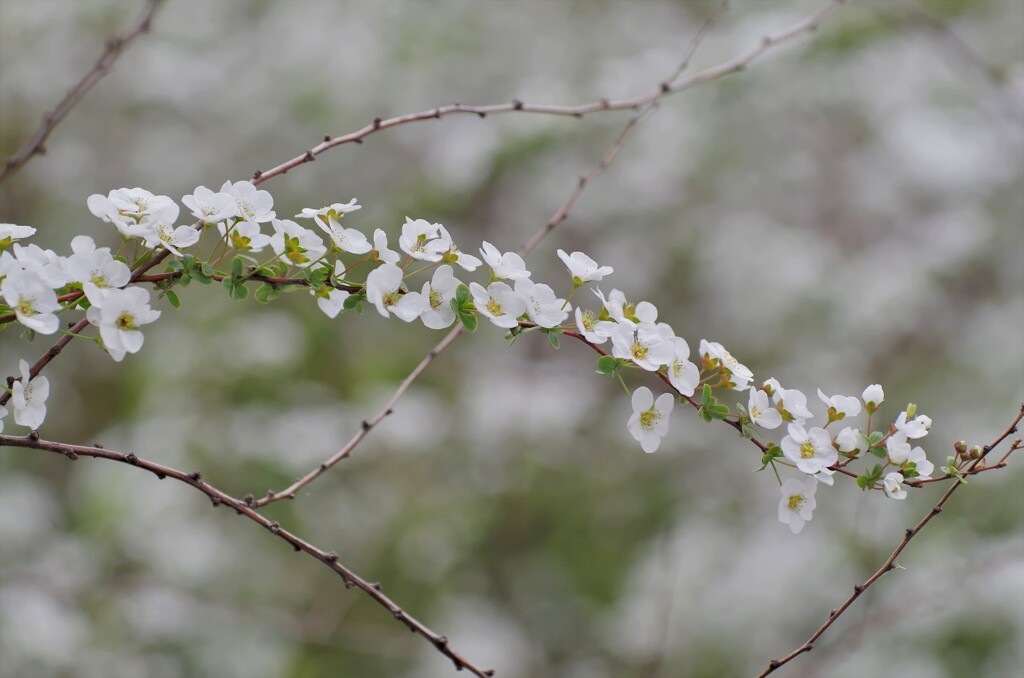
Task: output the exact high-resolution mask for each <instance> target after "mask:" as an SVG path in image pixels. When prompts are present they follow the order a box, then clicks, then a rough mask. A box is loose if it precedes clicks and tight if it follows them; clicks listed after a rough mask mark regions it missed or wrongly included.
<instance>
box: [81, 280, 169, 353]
mask: <svg viewBox="0 0 1024 678" xmlns="http://www.w3.org/2000/svg"><path fill="white" fill-rule="evenodd" d="M102 304H103V305H102V306H92V307H90V308H89V310H88V311H86V316H85V317H86V318H87V319H88V320H89V322H90V323H92V324H93V325H95V326H97V327H99V330H100V338H101V339H102V340H103V348H105V349H106V350H107V353H109V354H110V357H111V358H113V359H114V360H115V361H116V362H121V361H122V360H123V359H124V356H125V354H127V353H137V352H138V351H139V349H141V348H142V342H143V340H144V339H145V336H143V334H142V326H143V325H147V324H149V323H151V322H153V321H155V320H156V319H157V318H159V317H160V311H156V310H153V309H151V308H150V307H149V291H148V290H146V289H144V288H142V287H128V288H125V289H122V290H110V291H109V292H107V294H106V295H105V296H104V297H103V300H102Z"/></svg>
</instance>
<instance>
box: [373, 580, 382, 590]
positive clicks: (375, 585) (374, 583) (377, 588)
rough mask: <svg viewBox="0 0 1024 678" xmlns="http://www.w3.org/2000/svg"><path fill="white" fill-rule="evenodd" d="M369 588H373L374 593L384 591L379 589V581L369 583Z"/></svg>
mask: <svg viewBox="0 0 1024 678" xmlns="http://www.w3.org/2000/svg"><path fill="white" fill-rule="evenodd" d="M370 586H371V587H372V588H373V589H374V590H375V591H383V590H384V589H383V587H381V585H380V582H379V581H372V582H370Z"/></svg>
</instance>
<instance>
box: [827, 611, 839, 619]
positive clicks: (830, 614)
mask: <svg viewBox="0 0 1024 678" xmlns="http://www.w3.org/2000/svg"><path fill="white" fill-rule="evenodd" d="M838 611H839V610H829V612H828V616H829V617H830V618H831V617H834V616H836V612H838Z"/></svg>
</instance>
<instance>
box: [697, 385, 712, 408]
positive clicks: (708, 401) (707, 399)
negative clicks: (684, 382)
mask: <svg viewBox="0 0 1024 678" xmlns="http://www.w3.org/2000/svg"><path fill="white" fill-rule="evenodd" d="M700 399H701V403H703V404H704V406H705V407H710V406H711V405H714V404H715V402H716V400H715V397H714V396H713V395H711V387H710V386H708V385H707V384H704V390H703V391H702V392H701V394H700Z"/></svg>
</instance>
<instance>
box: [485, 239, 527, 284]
mask: <svg viewBox="0 0 1024 678" xmlns="http://www.w3.org/2000/svg"><path fill="white" fill-rule="evenodd" d="M480 256H482V257H483V258H484V261H485V262H487V265H488V266H490V267H491V271H492V273H493V275H494V277H495V278H497V279H499V280H520V279H522V278H529V277H530V272H529V271H527V270H526V262H524V261H523V258H522V257H521V256H519V255H518V254H516V253H515V252H506V253H505V254H502V253H501V252H499V251H498V248H497V247H495V246H494V245H492V244H491V243H489V242H487V241H486V240H485V241H484V242H483V246H482V247H481V248H480Z"/></svg>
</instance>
